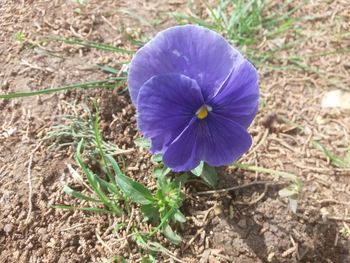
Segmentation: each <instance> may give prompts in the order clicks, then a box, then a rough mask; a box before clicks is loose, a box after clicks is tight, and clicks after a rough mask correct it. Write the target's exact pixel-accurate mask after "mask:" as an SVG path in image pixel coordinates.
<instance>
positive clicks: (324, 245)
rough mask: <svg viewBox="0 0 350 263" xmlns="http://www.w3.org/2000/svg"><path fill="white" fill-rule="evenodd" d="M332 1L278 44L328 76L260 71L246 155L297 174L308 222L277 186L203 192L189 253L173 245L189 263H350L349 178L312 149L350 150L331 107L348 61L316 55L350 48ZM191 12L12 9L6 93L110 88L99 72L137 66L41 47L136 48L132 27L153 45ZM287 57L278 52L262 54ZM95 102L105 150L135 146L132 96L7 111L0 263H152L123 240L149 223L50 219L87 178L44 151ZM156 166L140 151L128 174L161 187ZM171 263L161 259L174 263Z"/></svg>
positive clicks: (104, 0)
mask: <svg viewBox="0 0 350 263" xmlns="http://www.w3.org/2000/svg"><path fill="white" fill-rule="evenodd" d="M297 2H299V1H295V3H294V2H293V3H294V5H297V4H299V3H297ZM321 2H322V3H321ZM326 2H327V1H324V2H323V1H313V2H310V3H307V4H303V5H302V7H301V8H300V9H299V11H298V13H297V15H300V16H305V15H307V16H310V19H308V20H307V21H304V22H303V23H300V24H299V31H300V32H301V33H300V35H298V37H297V39H295V37H294V39H293V37H290V38H284V39H279V41H284V42H288V41H293V40H298V41H300V44H298V45H297V46H296V47H295V48H294V49H292V50H289V51H286V52H285V53H282V54H281V56H288V55H289V56H290V55H295V54H297V55H298V56H301V57H302V58H304V60H305V61H306V62H309V63H310V64H311V66H313V67H316V68H318V69H319V70H321V71H322V72H327V74H326V75H324V74H321V75H317V74H313V73H310V72H307V71H301V70H284V71H278V70H273V71H272V70H266V69H260V70H259V71H260V78H261V93H262V102H263V103H262V106H261V109H260V111H259V114H258V116H257V118H256V121H255V123H254V125H253V126H252V127H251V133H252V135H253V137H254V148H253V150H252V151H251V152H250V153H249V154H247V155H246V156H245V157H243V158H244V162H246V163H251V164H255V165H258V166H262V167H267V168H271V169H277V170H282V171H288V172H291V173H294V174H296V175H298V176H299V177H300V178H301V179H302V180H303V183H304V189H303V196H302V198H301V200H300V202H299V207H298V213H297V214H293V213H292V212H291V211H290V210H289V209H288V208H287V203H286V200H285V199H283V198H280V197H279V196H278V190H279V189H280V188H281V186H280V185H278V184H276V185H272V186H269V187H268V188H267V190H266V189H264V187H263V186H252V187H249V188H244V189H241V190H239V191H235V192H230V193H229V194H225V195H219V194H214V195H205V196H197V195H196V192H197V191H200V190H206V189H205V188H203V186H200V185H196V184H195V183H194V184H190V185H189V186H188V188H187V190H186V192H187V199H186V201H185V204H184V205H183V212H184V213H185V215H186V216H187V218H188V221H187V223H186V225H185V228H184V229H183V230H179V231H180V234H181V235H182V236H183V239H184V241H183V243H182V244H181V245H180V246H179V247H174V246H171V245H169V246H168V249H169V250H171V251H172V252H173V253H174V254H175V255H176V257H177V258H178V259H179V260H181V261H182V262H203V263H204V262H247V263H249V262H334V263H336V262H344V263H345V262H350V253H349V248H350V237H349V235H341V234H340V231H341V229H349V227H348V225H347V223H349V221H350V216H349V215H348V207H349V204H350V186H349V182H350V180H349V175H350V172H349V170H346V169H338V168H335V167H334V166H332V165H331V164H330V162H329V160H327V159H326V158H325V157H324V155H322V154H321V153H320V152H319V151H317V150H316V149H314V148H313V147H312V146H311V145H310V140H312V139H313V140H315V139H317V140H320V141H321V142H322V143H323V144H325V145H326V146H327V147H329V148H331V149H332V150H334V151H335V152H336V153H337V154H339V155H340V156H344V154H345V150H346V148H347V147H348V146H349V145H350V140H349V131H350V117H349V116H350V115H349V111H345V110H338V109H332V110H329V109H323V108H321V106H320V100H321V98H322V95H323V94H324V92H325V91H327V90H331V89H333V88H335V87H339V86H340V85H342V86H346V87H349V86H350V74H349V68H350V65H349V61H350V55H349V53H344V52H343V53H340V52H334V53H331V54H328V55H322V56H318V55H315V54H319V53H320V52H324V51H334V50H338V49H341V48H349V47H350V39H349V33H348V32H349V31H350V13H349V10H350V6H349V3H348V1H346V0H344V1H328V2H327V3H326ZM160 3H161V4H160ZM276 3H278V2H276ZM185 4H186V1H171V0H168V1H165V2H164V3H163V2H160V1H153V2H150V1H147V2H146V1H133V2H132V3H131V1H113V0H101V1H98V0H94V1H93V0H91V1H87V4H86V5H85V6H84V7H79V6H78V5H77V4H76V3H74V1H64V0H56V1H43V0H38V1H12V0H2V3H1V6H0V28H1V31H0V85H1V86H0V87H1V93H5V92H9V91H29V90H35V89H38V88H43V87H49V86H59V85H63V84H67V83H73V82H78V81H88V80H95V79H103V78H105V77H106V75H105V74H103V73H101V72H100V71H97V70H93V69H92V68H91V66H90V65H94V64H96V63H102V64H108V65H112V66H113V63H115V62H118V61H125V59H127V58H125V57H120V56H117V55H116V54H115V53H107V52H101V51H96V50H93V49H88V48H80V47H77V46H71V45H67V44H61V43H57V42H49V43H47V44H46V45H45V46H40V45H38V44H37V40H38V39H40V38H41V37H45V36H49V35H60V36H81V37H84V38H87V39H90V40H96V41H103V42H106V43H111V44H114V45H123V43H125V42H126V41H125V40H126V36H125V33H124V32H130V29H128V28H136V27H137V30H135V31H133V32H134V33H133V34H138V35H139V36H140V35H143V34H144V33H145V34H148V35H152V34H154V32H156V30H158V29H160V28H165V27H167V26H168V25H171V24H174V21H172V20H171V19H169V18H168V16H167V12H169V11H171V10H185V11H186V10H187V9H186V5H185ZM126 9H127V10H129V11H131V12H132V13H134V14H140V15H142V16H144V17H146V18H147V19H149V20H152V19H154V18H157V19H158V21H159V22H160V23H159V24H158V25H157V29H154V28H152V27H151V26H149V25H145V24H142V23H141V24H137V23H136V22H135V21H134V20H132V19H131V18H130V17H128V16H127V15H125V14H124V13H123V12H121V10H126ZM140 28H142V30H141V29H140ZM16 32H23V34H24V38H25V40H24V42H21V43H19V42H18V41H16V40H15V35H16ZM275 46H276V43H274V42H273V41H265V42H263V43H261V44H260V45H259V48H260V49H261V50H269V49H270V48H273V47H275ZM91 97H95V98H98V99H99V103H100V108H101V114H102V123H101V126H102V128H103V131H104V137H105V139H108V140H111V141H114V142H115V143H117V144H118V145H119V146H120V147H122V148H125V149H130V148H133V147H134V146H133V143H132V141H133V139H134V138H136V137H137V136H138V135H137V132H136V125H135V117H134V109H133V107H132V106H131V104H130V99H129V97H128V95H127V94H122V95H119V94H118V93H117V92H116V91H91V90H90V91H82V90H81V91H75V92H68V93H65V94H53V95H48V96H41V97H31V98H26V99H15V100H10V101H7V100H2V101H0V109H1V112H0V125H1V130H0V146H1V152H0V211H1V214H0V262H106V260H107V259H108V258H110V257H112V256H114V255H123V256H125V257H126V258H127V259H128V260H129V261H130V262H139V261H140V257H141V254H142V253H143V252H140V251H138V250H137V248H136V246H135V244H134V243H133V241H132V240H131V239H123V237H125V235H126V234H127V233H125V232H120V233H114V232H113V228H114V226H115V224H116V223H120V222H128V220H130V222H131V224H135V225H137V224H139V221H140V218H139V215H137V214H136V215H134V216H133V217H132V218H128V217H127V216H126V215H125V216H123V217H122V218H115V217H113V216H107V215H95V214H88V213H83V212H79V211H62V210H55V209H53V208H49V207H48V206H49V205H50V204H55V203H66V204H74V203H75V202H76V201H75V200H72V199H71V198H69V197H68V196H67V195H65V194H63V193H62V188H63V186H64V185H66V184H70V185H71V184H73V185H74V182H73V180H72V179H71V176H70V175H69V171H68V168H67V167H68V166H67V165H69V164H71V165H73V166H74V161H73V160H72V152H73V149H71V148H67V149H61V150H58V149H56V150H55V149H54V150H49V149H48V145H46V144H45V143H41V139H42V138H43V136H44V135H45V134H46V132H47V131H48V130H49V129H50V127H52V125H53V124H57V123H59V122H60V119H61V116H62V115H64V114H66V113H68V112H69V107H68V106H67V104H66V103H67V102H68V103H70V104H74V105H75V104H76V105H79V104H82V103H87V104H89V101H90V100H89V98H91ZM149 157H150V155H149V154H148V153H147V152H145V151H143V150H139V149H134V152H133V154H130V155H126V161H127V167H129V169H128V175H130V176H133V177H135V178H137V179H138V180H141V181H143V182H144V183H146V184H149V185H150V186H151V185H152V184H153V182H152V179H150V178H151V176H149V173H150V170H151V168H152V164H151V162H150V161H149ZM221 172H222V173H225V174H227V176H223V177H222V178H221V181H220V185H219V188H224V187H229V186H235V185H241V184H244V183H247V182H251V181H254V180H264V181H271V182H274V181H276V183H277V179H276V178H273V177H271V176H268V175H265V174H260V173H252V172H243V171H237V170H235V169H229V168H227V169H222V170H221ZM76 186H77V187H78V185H76ZM265 190H266V191H265ZM258 197H259V199H256V198H258ZM260 197H262V198H260ZM255 200H256V202H254V201H255ZM251 202H252V203H253V204H250V203H251ZM120 240H121V241H120ZM167 260H168V259H167V257H164V258H162V257H160V261H161V262H163V261H164V262H166V261H167Z"/></svg>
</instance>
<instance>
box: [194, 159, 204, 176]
mask: <svg viewBox="0 0 350 263" xmlns="http://www.w3.org/2000/svg"><path fill="white" fill-rule="evenodd" d="M203 167H204V162H203V161H201V162H200V164H199V165H198V166H197V167H196V168H194V169H192V170H191V173H193V174H194V175H195V176H201V174H202V172H203Z"/></svg>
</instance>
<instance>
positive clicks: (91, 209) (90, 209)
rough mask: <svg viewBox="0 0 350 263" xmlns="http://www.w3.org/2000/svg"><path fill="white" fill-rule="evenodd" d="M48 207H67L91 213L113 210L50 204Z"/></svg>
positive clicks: (109, 212) (103, 212)
mask: <svg viewBox="0 0 350 263" xmlns="http://www.w3.org/2000/svg"><path fill="white" fill-rule="evenodd" d="M50 207H52V208H58V209H68V210H81V211H86V212H93V213H101V214H105V213H108V214H113V212H111V211H109V210H106V209H103V208H97V207H87V206H83V207H75V206H71V205H51V206H50Z"/></svg>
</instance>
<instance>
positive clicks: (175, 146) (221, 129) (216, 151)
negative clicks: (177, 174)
mask: <svg viewBox="0 0 350 263" xmlns="http://www.w3.org/2000/svg"><path fill="white" fill-rule="evenodd" d="M251 143H252V139H251V137H250V135H249V134H248V133H247V131H246V130H245V129H244V128H242V127H241V126H240V125H239V124H237V123H235V122H233V121H231V120H229V119H227V118H225V117H222V116H220V115H217V114H215V113H212V112H211V113H209V115H208V117H207V118H206V119H204V120H198V119H196V120H195V121H193V122H192V123H191V124H190V125H188V126H187V127H186V129H185V130H184V131H183V132H182V133H181V134H180V135H179V136H178V137H177V138H176V139H175V140H174V141H173V142H172V143H171V144H170V145H169V147H168V148H167V149H166V151H165V153H164V156H163V160H164V163H165V164H166V165H167V166H168V167H170V168H172V170H174V171H188V170H191V169H193V168H195V167H196V166H197V165H198V164H199V162H200V161H201V160H203V161H205V162H206V163H208V164H209V165H211V166H222V165H228V164H230V163H233V162H234V161H236V160H237V159H238V158H240V157H241V156H242V155H243V154H244V153H245V152H247V151H248V150H249V148H250V146H251Z"/></svg>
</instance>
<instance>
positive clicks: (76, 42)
mask: <svg viewBox="0 0 350 263" xmlns="http://www.w3.org/2000/svg"><path fill="white" fill-rule="evenodd" d="M43 40H46V41H47V40H48V41H60V42H64V43H67V44H74V45H80V46H83V47H89V48H96V49H99V50H104V51H111V52H116V53H123V54H134V53H135V52H134V51H131V50H127V49H123V48H118V47H115V46H111V45H108V44H105V43H99V42H94V41H89V40H85V39H80V38H62V37H46V38H44V39H43Z"/></svg>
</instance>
